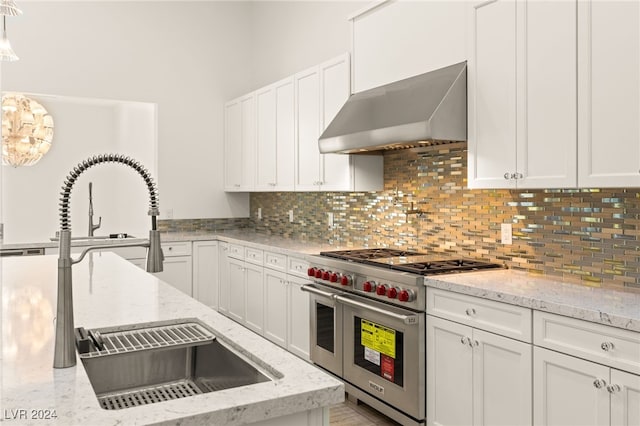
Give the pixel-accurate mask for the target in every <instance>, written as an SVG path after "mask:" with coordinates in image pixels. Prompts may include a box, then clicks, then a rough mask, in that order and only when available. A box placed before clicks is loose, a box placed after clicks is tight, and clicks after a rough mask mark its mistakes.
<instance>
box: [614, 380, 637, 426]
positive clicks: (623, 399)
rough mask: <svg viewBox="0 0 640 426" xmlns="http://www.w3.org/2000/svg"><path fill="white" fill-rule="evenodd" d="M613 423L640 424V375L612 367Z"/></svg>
mask: <svg viewBox="0 0 640 426" xmlns="http://www.w3.org/2000/svg"><path fill="white" fill-rule="evenodd" d="M611 385H612V386H615V385H617V386H619V390H618V388H616V387H614V388H612V389H613V392H612V393H611V425H612V426H634V425H640V376H636V375H635V374H630V373H625V372H624V371H619V370H615V369H613V368H612V369H611Z"/></svg>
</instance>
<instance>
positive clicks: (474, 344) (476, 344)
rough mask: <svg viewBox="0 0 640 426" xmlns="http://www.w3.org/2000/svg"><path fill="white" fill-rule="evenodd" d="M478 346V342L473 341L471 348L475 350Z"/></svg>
mask: <svg viewBox="0 0 640 426" xmlns="http://www.w3.org/2000/svg"><path fill="white" fill-rule="evenodd" d="M478 346H480V342H478V341H477V340H474V341H473V344H472V345H471V347H475V348H477V347H478Z"/></svg>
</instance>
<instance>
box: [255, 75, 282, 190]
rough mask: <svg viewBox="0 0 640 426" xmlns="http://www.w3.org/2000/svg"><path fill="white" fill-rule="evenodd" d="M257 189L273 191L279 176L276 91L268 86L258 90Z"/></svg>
mask: <svg viewBox="0 0 640 426" xmlns="http://www.w3.org/2000/svg"><path fill="white" fill-rule="evenodd" d="M256 149H257V152H258V155H257V159H256V187H255V189H256V191H273V190H274V188H275V186H276V181H277V176H276V169H277V150H278V146H277V143H276V91H275V87H273V86H268V87H265V88H263V89H260V90H257V91H256Z"/></svg>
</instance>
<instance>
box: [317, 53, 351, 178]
mask: <svg viewBox="0 0 640 426" xmlns="http://www.w3.org/2000/svg"><path fill="white" fill-rule="evenodd" d="M319 68H320V70H319V72H320V108H321V109H320V133H322V132H323V131H324V130H325V129H326V128H327V126H328V125H329V123H331V121H332V120H333V119H334V118H335V117H336V115H337V114H338V111H340V108H342V106H343V105H344V103H345V102H346V101H347V99H348V98H349V92H350V84H349V71H350V67H349V55H342V56H340V57H338V58H336V59H334V60H331V61H328V62H325V63H323V64H321V65H320V67H319ZM317 146H318V142H317V140H316V149H317ZM320 159H321V170H320V171H321V176H320V179H319V181H320V185H321V188H320V189H321V190H322V191H340V190H349V189H351V187H352V185H351V180H352V179H351V163H350V159H351V157H350V156H349V155H344V154H322V155H320Z"/></svg>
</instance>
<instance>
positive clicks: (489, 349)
mask: <svg viewBox="0 0 640 426" xmlns="http://www.w3.org/2000/svg"><path fill="white" fill-rule="evenodd" d="M472 345H473V347H474V353H473V418H474V421H473V424H474V425H475V426H492V425H512V426H516V425H531V421H532V403H531V395H532V387H533V386H532V385H533V384H532V379H531V362H532V346H531V345H530V344H528V343H523V342H519V341H517V340H513V339H509V338H506V337H502V336H498V335H496V334H493V333H487V332H485V331H481V330H477V329H474V330H473V342H472ZM436 392H437V390H436Z"/></svg>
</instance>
